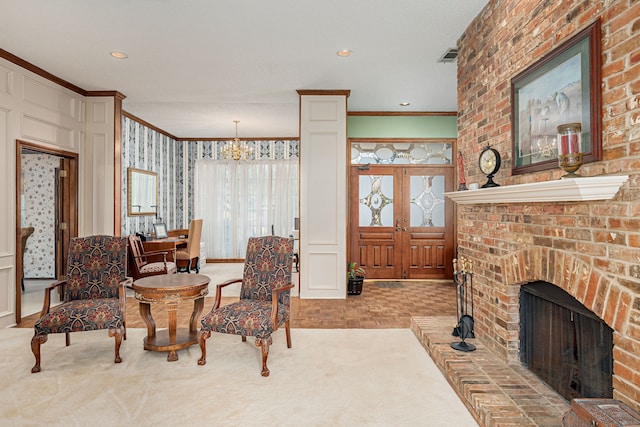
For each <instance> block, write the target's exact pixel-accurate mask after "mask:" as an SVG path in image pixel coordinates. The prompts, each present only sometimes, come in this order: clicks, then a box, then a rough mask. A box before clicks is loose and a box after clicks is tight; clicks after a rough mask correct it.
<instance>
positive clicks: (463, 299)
mask: <svg viewBox="0 0 640 427" xmlns="http://www.w3.org/2000/svg"><path fill="white" fill-rule="evenodd" d="M453 281H454V282H455V284H456V314H457V315H458V324H457V325H456V326H455V327H454V328H453V333H452V334H451V335H453V336H455V337H460V340H461V341H460V342H452V343H451V348H454V349H456V350H460V351H465V352H468V351H474V350H475V349H476V347H475V346H474V345H473V344H469V343H467V342H466V341H465V340H466V339H467V338H475V333H474V331H473V264H472V263H471V261H470V260H467V259H466V258H464V257H460V259H459V260H458V259H457V258H454V259H453ZM469 300H470V301H471V304H470V305H471V312H469Z"/></svg>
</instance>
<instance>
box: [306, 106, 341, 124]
mask: <svg viewBox="0 0 640 427" xmlns="http://www.w3.org/2000/svg"><path fill="white" fill-rule="evenodd" d="M336 121H338V105H337V104H336V103H335V102H333V101H327V102H325V101H315V102H313V103H311V104H309V123H313V122H336Z"/></svg>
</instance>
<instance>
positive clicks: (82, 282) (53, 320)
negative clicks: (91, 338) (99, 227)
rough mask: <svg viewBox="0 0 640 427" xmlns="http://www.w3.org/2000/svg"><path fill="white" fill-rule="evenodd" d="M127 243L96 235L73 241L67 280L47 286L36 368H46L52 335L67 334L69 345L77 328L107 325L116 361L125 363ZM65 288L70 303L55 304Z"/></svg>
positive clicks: (36, 337)
mask: <svg viewBox="0 0 640 427" xmlns="http://www.w3.org/2000/svg"><path fill="white" fill-rule="evenodd" d="M126 257H127V243H126V240H125V238H123V237H112V236H91V237H76V238H73V239H71V243H70V245H69V256H68V262H67V278H66V280H63V281H59V282H56V283H54V284H52V285H51V286H49V287H48V288H46V289H45V295H44V306H43V308H42V314H41V316H40V319H39V320H37V321H36V323H35V324H34V326H33V327H34V329H35V334H34V336H33V338H32V339H31V351H33V355H34V356H35V358H36V364H35V365H34V366H33V368H31V372H33V373H35V372H40V345H41V344H43V343H45V342H47V336H48V334H59V333H64V334H65V335H66V337H65V338H66V345H69V344H70V339H69V334H70V333H71V332H80V331H95V330H98V329H107V330H108V331H109V336H110V337H115V341H116V348H115V363H120V362H121V361H122V359H121V358H120V344H121V343H122V337H124V338H125V339H127V329H126V325H125V292H124V287H125V285H129V284H130V283H131V279H130V278H127V277H125V266H126V259H127V258H126ZM57 287H62V289H63V294H64V302H63V303H62V304H60V305H58V306H55V307H50V302H51V292H52V291H53V290H54V289H55V288H57Z"/></svg>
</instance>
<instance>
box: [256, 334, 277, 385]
mask: <svg viewBox="0 0 640 427" xmlns="http://www.w3.org/2000/svg"><path fill="white" fill-rule="evenodd" d="M272 342H273V340H272V339H271V337H270V336H269V337H267V338H256V346H257V347H260V348H261V349H262V372H261V375H262V376H263V377H268V376H269V373H270V372H269V368H267V357H269V346H270V345H271V343H272Z"/></svg>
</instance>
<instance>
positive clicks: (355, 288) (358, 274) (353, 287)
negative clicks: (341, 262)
mask: <svg viewBox="0 0 640 427" xmlns="http://www.w3.org/2000/svg"><path fill="white" fill-rule="evenodd" d="M365 273H366V272H365V270H364V268H362V267H358V263H356V262H350V263H349V264H347V279H348V285H347V295H360V294H361V293H362V283H363V282H364V275H365Z"/></svg>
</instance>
